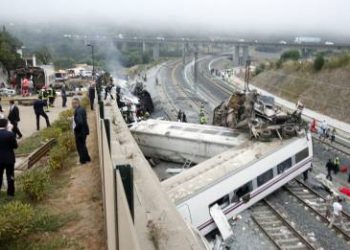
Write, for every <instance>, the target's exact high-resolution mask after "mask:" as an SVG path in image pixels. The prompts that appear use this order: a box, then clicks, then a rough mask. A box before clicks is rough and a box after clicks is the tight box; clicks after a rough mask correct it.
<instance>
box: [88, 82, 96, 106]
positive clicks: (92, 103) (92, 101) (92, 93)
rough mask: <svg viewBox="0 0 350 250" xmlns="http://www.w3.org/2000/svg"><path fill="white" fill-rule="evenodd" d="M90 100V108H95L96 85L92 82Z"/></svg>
mask: <svg viewBox="0 0 350 250" xmlns="http://www.w3.org/2000/svg"><path fill="white" fill-rule="evenodd" d="M89 100H90V108H91V110H94V102H95V85H94V84H91V85H90V87H89Z"/></svg>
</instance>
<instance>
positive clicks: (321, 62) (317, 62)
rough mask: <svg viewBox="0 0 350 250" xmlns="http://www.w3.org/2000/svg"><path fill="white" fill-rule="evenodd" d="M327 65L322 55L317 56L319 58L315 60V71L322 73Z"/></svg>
mask: <svg viewBox="0 0 350 250" xmlns="http://www.w3.org/2000/svg"><path fill="white" fill-rule="evenodd" d="M324 63H325V60H324V57H323V55H322V54H319V55H317V57H316V58H315V60H314V65H313V66H314V70H315V71H320V70H321V69H322V68H323V65H324Z"/></svg>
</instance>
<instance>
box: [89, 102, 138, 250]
mask: <svg viewBox="0 0 350 250" xmlns="http://www.w3.org/2000/svg"><path fill="white" fill-rule="evenodd" d="M101 105H102V107H101ZM99 106H100V107H101V108H99V109H97V110H96V114H97V115H96V123H97V129H96V130H97V131H96V132H97V137H98V150H99V160H100V162H99V163H100V172H101V183H102V193H103V208H104V213H105V231H106V238H107V239H106V241H107V248H108V250H124V249H128V250H129V249H130V250H138V249H140V248H139V245H138V241H137V236H136V232H135V228H134V224H133V219H132V217H133V212H132V211H131V209H130V208H132V207H131V206H130V205H129V204H128V199H127V196H126V193H125V189H124V185H123V181H122V178H121V172H120V171H121V170H122V169H123V168H120V169H121V170H120V169H119V168H117V167H114V166H113V163H112V159H111V148H110V145H111V144H110V131H109V120H108V119H104V116H103V103H99ZM101 111H102V112H101ZM124 169H125V168H124ZM124 172H125V170H124ZM131 176H132V175H131ZM131 183H132V181H131ZM129 193H130V192H129ZM129 200H130V199H129Z"/></svg>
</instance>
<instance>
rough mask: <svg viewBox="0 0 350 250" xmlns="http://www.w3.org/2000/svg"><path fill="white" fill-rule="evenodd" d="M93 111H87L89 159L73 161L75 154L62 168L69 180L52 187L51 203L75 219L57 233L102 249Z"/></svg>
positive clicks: (80, 244) (92, 247)
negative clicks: (58, 186)
mask: <svg viewBox="0 0 350 250" xmlns="http://www.w3.org/2000/svg"><path fill="white" fill-rule="evenodd" d="M95 120H96V118H95V113H93V112H90V113H89V114H88V122H89V126H90V131H91V134H90V135H89V137H88V140H87V146H88V150H89V154H90V156H91V159H92V162H91V163H89V164H86V165H76V163H77V162H78V157H74V159H73V163H72V167H71V168H70V169H69V170H65V173H63V174H64V175H67V176H66V178H64V179H65V180H68V181H67V182H68V183H65V184H64V185H62V188H60V189H59V190H56V191H55V195H53V196H52V197H56V198H55V199H50V201H49V202H50V203H51V205H52V206H53V207H55V210H56V209H57V212H60V213H68V214H69V213H74V214H76V216H75V219H74V220H73V221H72V222H70V223H68V224H67V225H65V226H64V227H63V228H61V229H60V231H59V234H62V235H63V236H65V237H67V238H69V239H71V240H73V241H74V242H76V243H78V244H79V246H81V247H82V249H89V250H90V249H91V250H95V249H96V250H103V249H106V246H105V232H104V215H103V207H102V191H101V183H100V170H99V160H98V148H97V145H96V141H97V134H96V133H95V131H96V123H95Z"/></svg>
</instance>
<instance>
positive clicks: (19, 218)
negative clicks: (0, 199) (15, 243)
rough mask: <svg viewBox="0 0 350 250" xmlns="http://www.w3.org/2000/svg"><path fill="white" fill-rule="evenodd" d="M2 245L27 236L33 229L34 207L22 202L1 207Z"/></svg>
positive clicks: (0, 240) (0, 230)
mask: <svg viewBox="0 0 350 250" xmlns="http://www.w3.org/2000/svg"><path fill="white" fill-rule="evenodd" d="M0 210H1V213H0V244H1V243H4V242H7V241H10V240H13V239H17V238H18V237H22V236H24V235H26V234H27V233H28V232H29V230H30V229H31V227H32V220H33V217H34V210H33V207H32V206H31V205H29V204H24V203H22V202H20V201H13V202H9V203H7V204H5V205H2V206H0Z"/></svg>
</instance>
